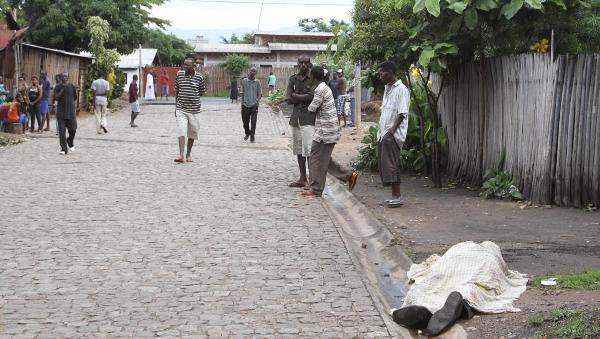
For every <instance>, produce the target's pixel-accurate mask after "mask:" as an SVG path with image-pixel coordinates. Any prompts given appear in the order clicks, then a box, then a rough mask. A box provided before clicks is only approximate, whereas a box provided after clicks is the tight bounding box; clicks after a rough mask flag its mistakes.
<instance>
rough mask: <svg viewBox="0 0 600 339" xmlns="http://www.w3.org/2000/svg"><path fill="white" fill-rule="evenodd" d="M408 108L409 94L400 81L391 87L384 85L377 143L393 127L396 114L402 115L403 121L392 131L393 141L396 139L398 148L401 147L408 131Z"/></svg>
mask: <svg viewBox="0 0 600 339" xmlns="http://www.w3.org/2000/svg"><path fill="white" fill-rule="evenodd" d="M409 106H410V92H409V91H408V88H406V86H404V84H403V83H402V81H400V80H398V81H396V82H395V83H394V84H393V85H385V93H384V94H383V107H382V109H381V117H379V131H378V132H377V140H378V141H381V139H382V138H383V136H384V135H386V133H387V132H389V131H390V129H391V128H392V126H394V122H395V121H396V118H397V117H398V114H403V115H404V120H402V123H401V124H400V127H398V129H397V130H396V131H394V139H396V143H397V144H398V146H400V147H402V144H403V143H404V140H406V132H407V131H408V109H409Z"/></svg>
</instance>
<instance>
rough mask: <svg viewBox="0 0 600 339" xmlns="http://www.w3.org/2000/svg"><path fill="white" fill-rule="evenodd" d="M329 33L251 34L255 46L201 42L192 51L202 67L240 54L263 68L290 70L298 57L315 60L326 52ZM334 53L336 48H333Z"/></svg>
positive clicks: (329, 37)
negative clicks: (302, 56) (287, 68)
mask: <svg viewBox="0 0 600 339" xmlns="http://www.w3.org/2000/svg"><path fill="white" fill-rule="evenodd" d="M332 37H333V34H332V33H323V32H318V33H314V32H304V33H269V32H260V33H255V34H254V44H214V43H212V44H211V43H207V42H205V41H202V40H200V41H199V43H196V45H195V48H194V51H195V54H196V58H197V59H199V60H200V62H201V63H202V64H203V65H204V66H212V65H218V64H221V63H223V62H224V61H225V57H226V56H227V54H243V55H247V56H248V57H250V59H251V62H252V63H253V64H254V65H255V66H258V67H260V68H262V69H265V70H266V69H269V68H271V69H272V68H281V67H293V66H295V65H296V63H297V59H298V56H300V55H302V54H306V55H308V56H310V57H311V58H314V57H315V56H316V55H317V53H320V52H324V51H326V50H327V44H328V42H329V40H330V39H331V38H332ZM332 50H333V51H335V46H332Z"/></svg>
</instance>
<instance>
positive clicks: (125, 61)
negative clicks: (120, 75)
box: [119, 48, 158, 69]
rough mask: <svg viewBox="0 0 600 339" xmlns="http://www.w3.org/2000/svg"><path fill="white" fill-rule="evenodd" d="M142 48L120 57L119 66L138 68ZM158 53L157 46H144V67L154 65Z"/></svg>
mask: <svg viewBox="0 0 600 339" xmlns="http://www.w3.org/2000/svg"><path fill="white" fill-rule="evenodd" d="M139 51H140V49H139V48H138V49H136V50H135V51H133V53H131V54H127V55H121V58H120V59H119V68H123V69H125V68H138V67H139V66H140V52H139ZM156 53H158V49H156V48H142V67H144V66H146V65H152V62H153V61H154V58H155V57H156Z"/></svg>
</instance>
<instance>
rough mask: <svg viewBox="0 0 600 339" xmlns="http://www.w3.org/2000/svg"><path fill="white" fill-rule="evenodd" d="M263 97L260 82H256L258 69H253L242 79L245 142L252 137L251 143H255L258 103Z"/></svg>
mask: <svg viewBox="0 0 600 339" xmlns="http://www.w3.org/2000/svg"><path fill="white" fill-rule="evenodd" d="M261 95H262V92H261V88H260V81H258V80H256V67H252V68H250V71H249V72H248V77H247V78H244V79H242V122H243V124H244V131H245V132H246V136H244V140H248V137H250V142H254V132H255V131H256V118H257V115H258V103H259V102H260V98H261ZM250 124H251V125H250Z"/></svg>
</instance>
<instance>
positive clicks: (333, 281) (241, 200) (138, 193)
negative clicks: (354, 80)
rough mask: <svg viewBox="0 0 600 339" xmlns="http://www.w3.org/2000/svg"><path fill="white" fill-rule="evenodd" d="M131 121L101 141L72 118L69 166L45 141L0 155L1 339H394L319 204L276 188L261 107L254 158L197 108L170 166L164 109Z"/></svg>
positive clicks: (219, 119)
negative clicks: (189, 143) (184, 145)
mask: <svg viewBox="0 0 600 339" xmlns="http://www.w3.org/2000/svg"><path fill="white" fill-rule="evenodd" d="M127 110H128V108H125V109H124V110H123V111H121V112H119V113H117V114H111V115H110V116H109V127H108V128H109V133H108V134H104V135H97V134H96V132H95V127H94V120H93V118H91V116H89V117H87V116H86V117H84V118H80V120H79V127H78V131H77V136H76V138H75V147H76V150H75V152H73V153H69V154H68V155H67V156H59V155H58V151H59V144H58V137H55V136H54V132H46V134H43V135H42V136H39V137H36V138H33V139H32V141H30V142H26V143H24V144H20V145H16V146H12V147H7V148H4V149H0V158H1V160H0V170H1V172H2V173H3V174H4V178H5V181H4V182H3V183H2V195H1V196H0V206H2V219H1V220H0V338H5V337H6V338H12V337H13V336H14V338H21V337H23V338H26V337H30V338H31V337H38V338H61V337H70V338H71V337H77V338H79V337H88V338H98V337H128V338H147V337H154V336H160V337H190V338H204V337H211V338H212V337H247V338H253V337H256V338H260V337H276V338H297V337H308V338H329V337H334V338H336V337H337V338H353V337H356V338H370V337H389V336H390V334H389V332H388V330H387V329H386V327H385V325H384V322H383V319H382V317H381V315H380V313H379V312H378V311H377V310H376V308H375V306H374V304H373V301H372V299H371V297H370V295H369V293H368V292H367V289H366V288H365V286H364V284H363V282H362V280H361V276H360V274H359V273H358V272H357V271H356V269H355V267H354V265H353V263H352V260H351V258H350V256H349V254H348V252H347V250H346V248H345V247H344V244H343V242H342V239H341V237H340V235H339V233H338V230H337V229H336V227H335V225H334V224H333V222H332V221H331V219H330V218H329V216H328V214H327V212H326V211H325V209H324V207H323V206H322V204H321V200H320V199H306V198H302V197H301V196H300V195H299V192H300V191H299V190H297V189H290V188H288V187H287V183H288V182H290V181H291V180H294V179H296V176H297V167H296V166H297V165H296V163H295V158H294V157H293V155H292V154H291V152H290V151H289V149H288V146H287V145H288V140H287V134H288V133H287V122H286V121H285V120H283V119H282V118H281V117H279V116H277V115H275V114H273V113H271V112H270V110H269V109H268V108H266V107H263V108H262V109H261V111H260V113H259V115H258V127H257V133H256V141H257V142H256V143H255V144H251V143H249V142H244V141H243V140H242V138H243V129H242V126H241V118H240V113H239V106H238V105H237V104H230V103H229V100H220V99H212V98H208V99H206V100H204V104H203V113H202V115H201V119H200V121H201V124H202V125H201V131H200V139H199V140H198V141H197V144H196V145H195V147H194V150H193V154H192V156H193V158H194V161H195V162H194V163H187V164H176V163H174V162H173V159H174V158H175V157H176V155H177V153H178V149H177V141H176V125H175V119H174V116H173V111H174V106H168V105H155V106H143V107H142V115H140V117H139V118H138V121H136V123H138V125H140V127H139V128H136V129H132V128H130V127H129V125H128V121H129V113H128V112H126V111H127ZM53 123H54V122H53ZM53 129H54V126H53ZM282 133H286V135H282ZM6 179H10V180H6Z"/></svg>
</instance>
